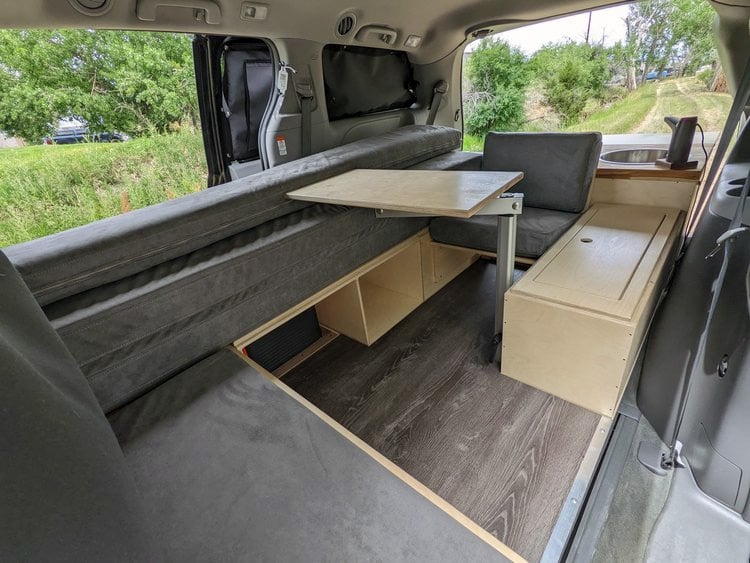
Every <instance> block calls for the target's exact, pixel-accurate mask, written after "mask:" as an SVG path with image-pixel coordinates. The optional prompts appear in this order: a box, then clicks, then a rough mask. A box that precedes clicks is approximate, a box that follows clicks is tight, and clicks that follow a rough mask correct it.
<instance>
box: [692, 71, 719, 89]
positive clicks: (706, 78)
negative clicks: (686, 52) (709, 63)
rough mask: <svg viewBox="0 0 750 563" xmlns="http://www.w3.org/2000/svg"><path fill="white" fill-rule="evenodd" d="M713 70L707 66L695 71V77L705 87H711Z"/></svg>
mask: <svg viewBox="0 0 750 563" xmlns="http://www.w3.org/2000/svg"><path fill="white" fill-rule="evenodd" d="M714 74H715V72H714V70H713V69H710V68H707V69H704V70H701V71H700V72H698V73H696V75H695V77H696V78H697V79H698V80H699V81H700V83H701V84H703V85H704V86H705V87H706V88H710V87H711V82H713V80H714Z"/></svg>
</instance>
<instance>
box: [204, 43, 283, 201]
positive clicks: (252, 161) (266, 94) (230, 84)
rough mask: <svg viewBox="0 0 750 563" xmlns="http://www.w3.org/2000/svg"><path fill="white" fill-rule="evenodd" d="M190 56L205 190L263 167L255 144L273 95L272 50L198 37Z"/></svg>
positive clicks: (265, 45)
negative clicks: (204, 163) (204, 165)
mask: <svg viewBox="0 0 750 563" xmlns="http://www.w3.org/2000/svg"><path fill="white" fill-rule="evenodd" d="M193 56H194V59H195V72H196V83H197V88H198V101H199V107H200V113H201V122H202V125H203V137H204V145H205V147H206V157H207V162H208V169H209V171H208V185H209V187H210V186H215V185H218V184H222V183H224V182H228V181H230V180H236V179H237V178H242V177H244V176H249V175H250V174H255V173H256V172H260V171H261V170H263V169H264V168H267V167H268V161H267V159H266V158H264V155H263V148H262V143H260V142H259V139H260V138H261V136H262V134H263V130H264V125H263V124H264V122H265V118H266V114H267V112H268V110H269V108H270V107H272V105H273V98H274V93H275V88H274V87H273V86H274V77H275V76H276V70H275V68H276V63H275V57H274V53H273V50H272V48H271V46H270V45H269V44H268V43H267V42H265V41H263V40H261V39H250V38H245V37H242V38H237V37H222V36H208V35H200V36H196V38H195V40H194V44H193Z"/></svg>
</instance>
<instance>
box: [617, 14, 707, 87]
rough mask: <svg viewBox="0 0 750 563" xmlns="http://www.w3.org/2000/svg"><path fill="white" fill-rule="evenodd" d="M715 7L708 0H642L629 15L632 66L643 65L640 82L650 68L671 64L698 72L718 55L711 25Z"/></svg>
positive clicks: (628, 35)
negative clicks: (698, 69) (697, 70)
mask: <svg viewBox="0 0 750 563" xmlns="http://www.w3.org/2000/svg"><path fill="white" fill-rule="evenodd" d="M713 18H714V11H713V8H711V6H710V4H709V3H708V2H706V1H705V0H642V1H641V2H638V3H637V4H632V5H631V6H630V9H629V12H628V16H627V18H626V19H625V24H626V26H627V39H626V44H627V49H628V53H629V55H630V59H631V62H630V68H635V67H636V66H640V71H641V73H640V83H641V84H642V83H643V82H644V81H645V80H646V75H647V74H648V73H649V72H650V71H656V73H657V76H661V74H662V71H663V70H664V69H665V68H668V67H670V66H672V67H679V68H680V69H681V71H682V72H683V73H684V72H694V71H695V70H696V69H697V68H698V67H700V66H701V65H704V64H707V63H711V62H713V61H714V60H715V59H716V53H715V50H714V46H713V40H712V34H711V26H712V23H713Z"/></svg>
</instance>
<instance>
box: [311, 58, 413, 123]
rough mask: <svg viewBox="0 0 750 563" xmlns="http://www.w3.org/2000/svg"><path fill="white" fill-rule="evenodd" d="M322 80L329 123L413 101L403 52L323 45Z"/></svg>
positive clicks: (406, 60)
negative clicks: (323, 80) (323, 81)
mask: <svg viewBox="0 0 750 563" xmlns="http://www.w3.org/2000/svg"><path fill="white" fill-rule="evenodd" d="M323 78H324V79H325V88H326V106H327V108H328V119H329V120H330V121H335V120H337V119H342V118H344V117H355V116H358V115H366V114H368V113H375V112H379V111H387V110H392V109H401V108H408V107H411V106H412V105H413V104H414V102H416V96H415V95H414V90H415V89H416V83H415V82H414V76H413V73H412V68H411V64H409V59H408V57H407V56H406V53H404V52H402V51H391V50H388V49H370V48H367V47H349V46H343V45H326V46H325V47H324V48H323Z"/></svg>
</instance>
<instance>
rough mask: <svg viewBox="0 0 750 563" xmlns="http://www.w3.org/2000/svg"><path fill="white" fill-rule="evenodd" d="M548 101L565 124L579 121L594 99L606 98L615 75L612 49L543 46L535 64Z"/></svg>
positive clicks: (533, 69) (571, 44) (534, 59)
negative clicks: (610, 50) (612, 68)
mask: <svg viewBox="0 0 750 563" xmlns="http://www.w3.org/2000/svg"><path fill="white" fill-rule="evenodd" d="M531 68H532V72H533V73H534V75H535V76H536V77H537V79H538V80H539V82H540V83H541V86H542V89H543V92H544V97H545V99H546V102H547V103H548V104H549V105H550V106H551V107H552V108H553V109H554V110H555V111H556V112H557V113H559V114H560V117H561V119H562V122H563V125H566V126H567V125H571V124H573V123H575V122H577V121H578V120H579V119H580V118H581V116H582V114H583V110H584V108H585V107H586V104H587V103H588V102H589V101H590V100H594V101H597V102H602V101H604V100H605V98H606V92H607V88H606V84H607V81H608V80H609V79H610V77H611V76H612V72H611V70H610V60H609V51H608V49H606V48H604V47H601V46H599V45H588V44H586V43H561V44H552V45H547V46H545V47H542V48H541V49H540V50H539V51H538V52H537V53H536V55H534V58H533V59H532V61H531Z"/></svg>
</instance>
